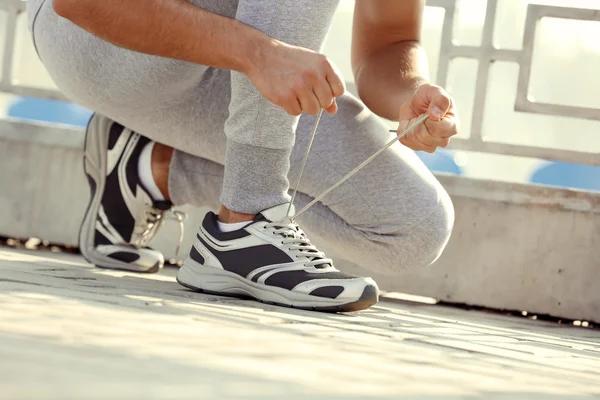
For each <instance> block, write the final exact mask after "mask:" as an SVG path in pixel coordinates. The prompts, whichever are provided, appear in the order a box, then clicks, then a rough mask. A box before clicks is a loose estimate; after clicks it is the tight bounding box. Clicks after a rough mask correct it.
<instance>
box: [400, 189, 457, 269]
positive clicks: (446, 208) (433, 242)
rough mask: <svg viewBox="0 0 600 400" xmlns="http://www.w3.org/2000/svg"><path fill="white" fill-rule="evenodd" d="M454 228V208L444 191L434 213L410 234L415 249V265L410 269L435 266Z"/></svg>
mask: <svg viewBox="0 0 600 400" xmlns="http://www.w3.org/2000/svg"><path fill="white" fill-rule="evenodd" d="M453 227H454V206H453V205H452V200H450V196H449V195H448V194H447V193H446V192H445V191H444V192H443V193H441V194H440V202H439V204H438V206H437V207H436V209H435V210H434V212H433V213H431V214H430V215H429V216H428V217H427V218H425V219H424V220H423V221H422V222H421V223H419V225H418V226H415V228H414V229H413V230H412V232H411V233H409V240H410V242H411V245H412V246H413V248H414V249H415V256H414V259H413V265H412V266H408V267H409V268H411V267H412V268H420V267H426V266H429V265H431V264H433V263H434V262H435V261H436V260H437V259H438V258H439V257H440V256H441V255H442V252H443V251H444V249H445V248H446V245H447V244H448V241H449V240H450V235H451V233H452V229H453Z"/></svg>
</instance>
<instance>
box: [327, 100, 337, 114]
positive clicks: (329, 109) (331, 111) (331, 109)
mask: <svg viewBox="0 0 600 400" xmlns="http://www.w3.org/2000/svg"><path fill="white" fill-rule="evenodd" d="M325 111H326V112H327V113H328V114H335V113H336V112H337V111H338V105H337V103H336V101H335V100H334V101H333V103H331V105H330V106H329V107H327V108H326V109H325Z"/></svg>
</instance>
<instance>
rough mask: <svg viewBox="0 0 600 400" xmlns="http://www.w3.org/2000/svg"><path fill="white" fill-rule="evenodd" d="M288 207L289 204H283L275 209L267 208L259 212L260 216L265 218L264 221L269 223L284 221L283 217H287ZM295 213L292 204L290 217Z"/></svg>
mask: <svg viewBox="0 0 600 400" xmlns="http://www.w3.org/2000/svg"><path fill="white" fill-rule="evenodd" d="M289 206H290V203H283V204H280V205H278V206H275V207H271V208H267V209H266V210H264V211H261V214H262V216H263V217H265V218H266V219H268V220H269V221H271V222H273V221H281V220H282V219H284V218H285V217H287V216H288V215H287V210H288V207H289ZM295 213H296V209H295V208H294V205H293V204H292V208H291V209H290V216H292V215H294V214H295Z"/></svg>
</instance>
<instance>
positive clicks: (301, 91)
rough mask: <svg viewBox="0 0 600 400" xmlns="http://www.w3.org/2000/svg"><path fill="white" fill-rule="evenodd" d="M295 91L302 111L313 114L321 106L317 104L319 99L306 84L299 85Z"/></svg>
mask: <svg viewBox="0 0 600 400" xmlns="http://www.w3.org/2000/svg"><path fill="white" fill-rule="evenodd" d="M295 91H296V94H297V96H298V100H299V101H300V106H301V107H302V111H303V112H305V113H307V114H310V115H315V114H316V113H318V112H319V109H320V108H321V107H320V105H319V100H318V99H317V97H316V96H315V94H314V92H313V91H312V90H310V89H309V88H308V86H306V85H303V86H299V87H297V88H295Z"/></svg>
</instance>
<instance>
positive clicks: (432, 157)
mask: <svg viewBox="0 0 600 400" xmlns="http://www.w3.org/2000/svg"><path fill="white" fill-rule="evenodd" d="M416 153H417V156H419V158H420V159H421V161H423V163H424V164H425V165H426V166H427V168H429V170H430V171H434V172H446V173H449V174H455V175H462V173H463V171H462V169H461V168H460V167H459V166H458V165H457V164H456V163H455V162H454V157H453V156H452V153H451V152H449V151H448V150H443V149H439V150H437V151H436V152H435V153H433V154H429V153H425V152H423V151H417V152H416Z"/></svg>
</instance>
